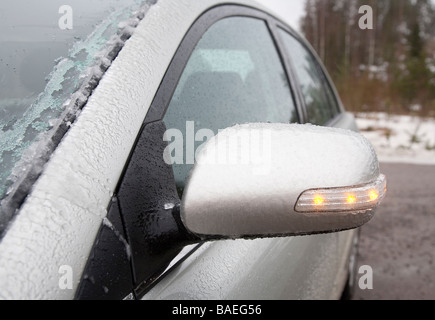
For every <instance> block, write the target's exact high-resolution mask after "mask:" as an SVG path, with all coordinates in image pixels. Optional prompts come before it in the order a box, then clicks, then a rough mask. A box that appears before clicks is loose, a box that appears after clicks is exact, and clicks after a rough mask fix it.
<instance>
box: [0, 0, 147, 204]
mask: <svg viewBox="0 0 435 320" xmlns="http://www.w3.org/2000/svg"><path fill="white" fill-rule="evenodd" d="M143 2H144V1H141V0H123V1H119V0H104V1H103V0H75V1H71V2H70V6H69V7H65V6H62V2H59V1H57V0H44V1H28V0H15V1H1V2H0V200H1V199H3V198H4V197H5V195H6V192H7V189H8V187H10V185H11V184H12V183H13V180H14V179H16V178H17V176H19V172H20V170H19V162H20V159H21V158H22V156H23V154H24V153H26V154H27V156H29V155H28V154H30V152H29V150H31V148H29V147H30V146H31V145H32V143H34V142H35V140H36V139H37V137H38V136H40V134H41V133H44V132H47V131H48V130H49V129H50V128H51V127H52V125H53V122H54V120H55V119H57V118H59V117H60V115H61V113H62V111H63V109H64V106H65V105H66V104H65V102H66V101H67V100H68V99H69V97H70V96H71V94H72V93H73V92H75V91H76V90H77V89H78V88H80V85H81V84H82V82H83V81H84V78H83V77H80V75H83V74H85V73H86V72H87V71H88V69H89V67H90V66H93V65H94V63H95V62H96V60H97V57H98V54H99V52H100V50H102V48H103V47H104V45H106V44H107V42H108V40H109V39H110V38H111V37H112V36H113V35H114V34H116V31H117V30H118V29H119V27H121V26H120V25H119V23H120V22H121V21H125V20H127V19H128V18H129V17H130V16H131V14H132V11H133V10H136V9H137V8H139V6H140V5H141V4H142V3H143ZM29 157H30V158H31V155H30V156H29ZM17 164H18V165H17ZM14 168H15V169H14Z"/></svg>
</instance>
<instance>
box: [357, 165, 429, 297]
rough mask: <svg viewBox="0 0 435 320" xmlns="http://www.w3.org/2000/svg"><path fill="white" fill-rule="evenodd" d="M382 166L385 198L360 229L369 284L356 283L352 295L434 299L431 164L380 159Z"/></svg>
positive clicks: (361, 254)
mask: <svg viewBox="0 0 435 320" xmlns="http://www.w3.org/2000/svg"><path fill="white" fill-rule="evenodd" d="M381 171H382V172H383V173H384V174H386V175H387V178H388V193H387V197H386V198H385V199H384V202H383V203H382V205H381V207H380V208H379V209H378V211H377V213H376V216H375V217H374V218H373V219H372V220H371V221H370V222H369V223H368V224H367V225H365V226H364V227H363V228H362V230H361V241H360V251H359V259H358V265H359V266H363V265H368V266H370V267H371V268H372V270H373V289H372V290H368V289H366V290H361V289H360V288H358V286H357V289H356V292H355V297H354V299H356V300H362V299H364V300H377V299H381V300H384V299H389V300H391V299H392V300H397V299H399V300H405V299H406V300H415V299H424V300H426V299H430V300H434V299H435V264H434V263H435V166H417V165H408V164H381ZM361 277H363V274H361V275H359V278H360V279H361Z"/></svg>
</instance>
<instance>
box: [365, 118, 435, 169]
mask: <svg viewBox="0 0 435 320" xmlns="http://www.w3.org/2000/svg"><path fill="white" fill-rule="evenodd" d="M356 119H357V124H358V127H359V129H360V130H361V132H362V134H363V135H364V136H365V137H366V138H367V139H369V140H370V142H371V143H372V144H373V146H374V147H375V149H376V152H377V154H378V157H379V161H380V162H389V163H413V164H430V165H435V119H433V118H420V117H413V116H397V115H388V114H386V113H358V114H356Z"/></svg>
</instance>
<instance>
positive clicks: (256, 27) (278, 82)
mask: <svg viewBox="0 0 435 320" xmlns="http://www.w3.org/2000/svg"><path fill="white" fill-rule="evenodd" d="M164 121H165V124H166V127H167V128H168V129H174V128H175V129H178V130H180V131H181V132H182V133H183V135H184V137H185V138H186V139H185V141H184V150H186V143H188V145H189V143H190V142H186V140H187V139H189V134H190V133H189V132H190V131H189V130H191V129H193V131H194V133H198V134H199V135H201V132H204V131H200V130H202V129H206V130H207V131H208V132H211V131H212V132H213V133H214V134H217V133H218V130H220V129H225V128H227V127H231V126H233V125H235V124H243V123H255V122H273V123H289V122H296V121H297V115H296V111H295V106H294V102H293V99H292V95H291V91H290V86H289V83H288V80H287V77H286V74H285V71H284V68H283V65H282V64H281V60H280V58H279V55H278V53H277V50H276V48H275V45H274V43H273V40H272V38H271V36H270V33H269V31H268V28H267V25H266V23H265V22H264V21H263V20H259V19H254V18H242V17H232V18H226V19H223V20H220V21H219V22H217V23H216V24H214V25H213V26H212V27H211V28H210V29H209V30H208V31H207V32H206V33H205V34H204V36H203V37H202V38H201V40H200V41H199V43H198V44H197V46H196V48H195V50H194V51H193V53H192V55H191V57H190V59H189V61H188V63H187V65H186V68H185V70H184V71H183V74H182V76H181V78H180V81H179V83H178V85H177V88H176V90H175V93H174V95H173V97H172V100H171V102H170V104H169V107H168V111H167V113H166V115H165V118H164ZM194 133H192V134H194ZM192 142H193V141H192ZM203 142H204V141H194V142H193V143H194V150H196V149H197V148H198V147H199V146H200V145H201V144H202V143H203ZM181 162H182V163H174V165H173V168H174V174H175V179H176V183H177V188H178V190H179V193H180V194H181V191H182V189H183V188H184V183H185V180H186V177H187V175H188V173H189V170H190V169H191V168H192V163H193V161H191V159H188V158H187V156H185V157H184V158H183V161H181Z"/></svg>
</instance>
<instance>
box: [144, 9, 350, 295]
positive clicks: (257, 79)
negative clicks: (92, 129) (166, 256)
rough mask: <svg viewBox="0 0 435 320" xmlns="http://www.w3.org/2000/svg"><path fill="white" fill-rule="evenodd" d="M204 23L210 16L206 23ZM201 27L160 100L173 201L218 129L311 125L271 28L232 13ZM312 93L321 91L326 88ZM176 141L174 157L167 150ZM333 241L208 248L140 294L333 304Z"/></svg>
mask: <svg viewBox="0 0 435 320" xmlns="http://www.w3.org/2000/svg"><path fill="white" fill-rule="evenodd" d="M210 16H213V17H214V19H213V20H211V21H210V19H208V17H210ZM206 18H207V20H208V23H207V24H206V26H204V25H201V28H199V27H198V25H200V24H199V23H198V24H197V28H195V26H194V27H193V29H191V31H190V32H194V31H196V32H198V31H197V30H198V29H202V32H203V33H202V34H201V38H200V39H199V40H198V41H197V42H195V45H194V46H192V41H185V45H186V46H191V54H190V56H189V59H188V60H187V62H186V64H185V67H184V68H183V71H182V72H181V74H180V75H179V77H178V78H177V79H178V81H177V84H176V86H174V89H173V90H170V91H169V92H170V93H172V92H173V94H172V95H171V96H170V98H166V99H168V103H167V105H168V107H167V110H166V113H165V114H164V116H163V121H164V123H165V124H166V127H167V130H168V131H166V133H167V134H166V136H165V139H166V140H167V141H168V143H169V146H171V144H173V145H174V146H173V147H170V148H169V150H170V151H171V152H172V153H171V157H170V158H171V159H172V161H173V163H172V167H173V172H174V179H175V184H176V186H177V193H178V195H179V196H180V197H182V193H183V188H184V184H185V181H186V178H187V177H188V173H189V170H190V169H191V166H192V164H193V161H189V160H192V159H193V158H194V157H193V155H194V154H195V151H196V149H197V148H199V147H200V146H201V144H202V143H203V142H204V141H205V138H207V137H208V136H207V134H205V133H208V132H212V133H214V134H216V133H217V131H218V130H219V129H224V128H226V127H229V126H232V125H234V124H239V123H248V122H283V123H289V122H310V121H308V120H307V119H308V118H307V116H306V114H308V112H306V111H305V109H304V108H306V106H305V105H304V103H303V102H301V100H302V98H307V96H306V92H305V93H304V92H303V91H302V90H300V88H299V87H298V86H299V82H298V80H297V73H292V72H291V70H292V65H291V62H290V59H291V54H288V53H287V52H286V51H285V48H284V47H285V46H284V45H283V46H282V47H280V46H277V42H278V41H281V40H279V38H278V35H277V32H278V30H277V29H276V26H277V23H278V22H276V21H275V20H274V19H272V18H271V17H270V16H268V15H266V14H264V13H262V12H260V11H256V10H251V9H247V8H243V7H240V6H224V7H221V8H219V9H214V10H210V11H209V12H208V13H206V14H205V15H204V16H203V19H204V20H202V21H201V20H200V21H201V22H202V23H204V21H205V20H206ZM192 30H194V31H192ZM274 34H275V35H276V37H274ZM186 39H189V34H188V35H187V36H186ZM180 49H181V51H182V49H183V44H182V45H181V47H180ZM182 52H183V51H182ZM176 60H177V57H175V61H176ZM167 76H168V77H169V79H170V78H171V77H170V76H169V75H167ZM315 81H320V80H319V79H315ZM317 84H318V87H319V88H320V90H323V87H322V86H323V85H324V82H321V83H317ZM163 85H164V82H163ZM301 91H302V92H301ZM304 94H305V96H304ZM325 94H326V93H325ZM323 98H324V100H323V101H319V104H318V107H321V108H323V109H326V111H324V110H323V109H322V110H319V111H318V112H324V119H323V120H324V122H323V123H321V124H325V123H326V122H331V121H332V120H333V118H334V117H335V116H337V115H338V114H339V112H340V111H341V110H339V109H338V106H337V108H336V109H335V110H332V104H330V103H329V100H327V99H329V98H330V97H329V96H328V97H326V96H325V97H323ZM329 108H331V110H330V109H329ZM318 124H319V123H318ZM204 129H205V131H203V130H204ZM189 136H190V137H189ZM183 137H185V139H184V140H182V144H181V145H182V147H181V148H179V149H180V150H181V152H182V154H181V156H180V151H179V150H177V148H176V147H175V146H176V145H177V144H176V141H177V140H178V141H180V139H183ZM196 138H197V139H196ZM177 151H178V154H177ZM186 152H187V153H186ZM189 152H191V153H190V154H189ZM289 165H291V164H289ZM307 170H309V168H307ZM259 187H261V186H259ZM338 242H339V241H338V235H337V234H332V235H319V236H310V237H298V238H284V239H263V240H255V241H244V240H238V241H222V242H216V243H207V244H204V245H203V246H202V247H201V248H199V249H198V250H197V251H196V252H194V253H193V254H192V255H191V256H190V257H189V258H188V259H187V260H186V261H184V262H183V263H182V264H179V265H178V266H177V267H176V268H174V269H172V270H169V271H168V270H167V271H168V272H167V275H166V276H165V277H163V278H162V280H161V281H160V282H159V283H157V284H156V285H155V286H153V288H152V289H151V290H150V291H148V290H146V291H148V293H147V294H146V295H145V298H146V299H156V298H170V299H173V298H175V299H183V298H188V299H197V298H208V299H241V298H247V299H250V298H252V299H282V298H284V299H287V298H325V297H331V296H337V292H339V291H340V290H341V288H339V287H340V286H341V284H339V283H337V275H339V272H338V271H339V258H338V253H339V250H338ZM341 277H342V275H341ZM146 291H145V292H146Z"/></svg>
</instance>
